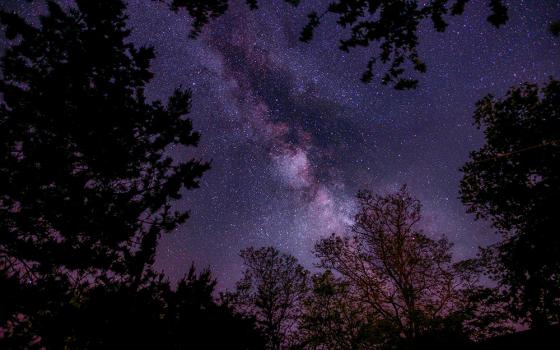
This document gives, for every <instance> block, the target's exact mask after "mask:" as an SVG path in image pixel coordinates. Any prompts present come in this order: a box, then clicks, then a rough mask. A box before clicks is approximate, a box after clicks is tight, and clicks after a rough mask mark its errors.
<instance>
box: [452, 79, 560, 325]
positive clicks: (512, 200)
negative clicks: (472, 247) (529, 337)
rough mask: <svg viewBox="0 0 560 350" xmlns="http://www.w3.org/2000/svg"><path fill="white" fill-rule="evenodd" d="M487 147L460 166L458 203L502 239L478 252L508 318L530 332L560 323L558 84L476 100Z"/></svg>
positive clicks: (528, 86) (477, 117)
mask: <svg viewBox="0 0 560 350" xmlns="http://www.w3.org/2000/svg"><path fill="white" fill-rule="evenodd" d="M474 119H475V124H476V126H477V127H478V128H479V129H482V130H483V131H484V136H485V138H486V143H485V145H483V146H482V147H481V148H480V149H479V150H477V151H474V152H471V154H470V160H469V161H468V162H467V163H466V164H465V165H464V166H463V168H462V169H461V170H462V172H463V173H464V175H463V179H462V181H461V186H460V195H461V200H462V201H463V203H464V204H465V205H466V206H467V210H468V211H469V212H471V213H475V214H476V217H477V219H488V220H490V221H491V222H492V224H493V225H494V227H495V228H496V229H497V231H498V232H499V233H500V234H501V235H502V237H503V240H502V241H500V242H498V243H497V244H494V245H492V246H490V247H488V248H487V249H485V250H483V256H484V257H485V258H486V259H488V262H489V263H488V267H489V273H490V275H491V276H492V277H493V278H494V279H496V280H497V281H499V283H500V286H501V288H502V291H503V293H504V296H505V297H507V299H508V305H509V306H510V310H511V312H512V315H513V316H514V317H516V318H517V319H518V320H520V321H522V322H527V323H530V324H531V325H532V326H533V327H540V326H544V325H546V324H550V323H554V322H558V321H560V236H559V235H558V230H557V229H556V228H555V227H556V219H557V216H558V198H560V147H559V146H560V140H559V135H560V82H558V81H556V80H551V81H550V82H549V83H548V84H547V85H546V86H545V87H543V88H538V87H537V86H536V85H532V84H524V85H522V86H519V87H515V88H512V89H511V90H510V91H509V92H508V93H507V95H506V97H505V98H504V99H502V100H499V99H496V98H494V97H493V96H487V97H485V98H483V99H482V100H480V101H479V102H478V103H477V106H476V111H475V114H474Z"/></svg>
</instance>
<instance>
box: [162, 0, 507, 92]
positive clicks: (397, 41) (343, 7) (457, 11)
mask: <svg viewBox="0 0 560 350" xmlns="http://www.w3.org/2000/svg"><path fill="white" fill-rule="evenodd" d="M160 1H163V0H160ZM284 1H285V2H287V3H290V4H292V5H294V6H297V5H298V4H299V2H300V1H299V0H284ZM486 1H487V3H488V6H489V8H490V15H489V16H488V22H490V23H491V24H492V25H494V26H496V27H499V26H501V25H503V24H504V23H506V22H507V20H508V9H507V7H506V5H505V4H504V2H503V1H502V0H486ZM468 2H469V0H454V1H451V0H437V1H418V0H414V1H393V0H379V1H370V0H336V1H332V2H330V3H329V5H328V6H327V8H326V9H324V10H318V11H313V12H311V13H309V14H308V16H307V17H308V23H307V25H305V27H304V28H303V29H302V31H301V35H300V40H301V41H303V42H308V41H310V40H311V39H312V38H313V33H314V31H315V30H316V29H317V27H319V25H320V24H321V20H322V19H323V18H324V17H325V16H327V15H334V16H335V17H336V18H337V19H336V23H337V25H338V26H340V27H341V28H342V29H345V31H346V30H349V32H350V36H349V37H347V38H343V39H340V49H341V50H343V51H346V52H348V51H350V49H352V48H355V47H360V46H362V47H367V46H370V45H372V44H374V43H375V44H378V45H379V46H378V47H377V48H373V49H372V54H371V57H370V59H369V61H368V63H367V69H366V71H365V72H364V74H363V75H362V81H363V82H365V83H368V82H370V81H371V80H372V79H373V78H374V76H375V75H376V73H375V71H374V70H375V67H377V64H379V63H381V64H382V65H385V66H386V67H387V68H386V69H387V70H386V72H385V73H383V74H381V76H382V77H381V82H382V83H383V84H391V85H393V86H394V87H395V88H396V89H398V90H404V89H413V88H415V87H416V86H417V85H418V80H417V79H416V78H414V77H413V76H412V75H411V76H409V77H404V74H405V72H406V70H410V69H412V70H414V71H416V72H419V73H424V72H426V69H427V67H426V64H425V63H424V62H422V60H421V58H420V56H419V54H418V43H419V38H418V31H419V28H420V26H421V25H422V23H424V22H425V21H431V23H432V25H433V27H434V29H435V30H437V31H438V32H443V31H445V29H446V28H447V25H448V24H447V19H446V18H445V17H446V16H447V15H452V16H457V15H461V14H463V12H464V10H465V5H466V4H467V3H468ZM247 4H248V5H249V7H250V8H251V9H256V8H257V0H247ZM169 6H170V8H171V9H172V10H173V11H178V10H180V9H186V10H187V12H188V13H189V15H190V16H191V17H192V18H193V30H192V32H191V36H192V37H196V36H197V35H198V34H199V33H200V31H201V29H202V27H203V26H204V25H206V24H207V23H208V22H209V21H210V20H212V19H215V18H217V17H219V16H221V15H223V14H224V13H225V12H226V11H227V8H228V0H215V1H204V0H170V2H169Z"/></svg>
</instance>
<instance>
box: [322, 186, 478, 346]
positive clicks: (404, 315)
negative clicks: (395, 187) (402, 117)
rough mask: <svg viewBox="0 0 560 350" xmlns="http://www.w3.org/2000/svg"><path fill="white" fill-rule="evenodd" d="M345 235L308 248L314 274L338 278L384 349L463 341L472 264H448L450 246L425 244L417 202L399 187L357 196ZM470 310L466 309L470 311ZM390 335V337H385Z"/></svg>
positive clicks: (444, 242)
mask: <svg viewBox="0 0 560 350" xmlns="http://www.w3.org/2000/svg"><path fill="white" fill-rule="evenodd" d="M357 198H358V202H359V204H360V209H359V212H358V214H357V215H356V217H355V224H354V225H353V226H352V235H350V236H347V235H342V236H340V235H335V234H333V235H332V236H331V237H329V238H326V239H323V240H321V241H320V242H319V243H318V244H317V245H316V247H315V251H316V255H317V257H318V258H319V259H320V264H319V266H320V267H323V268H327V269H333V270H335V271H336V272H338V273H339V274H340V275H341V276H342V277H343V278H344V280H345V281H346V282H347V283H348V284H349V286H350V288H351V289H352V291H351V293H350V295H351V296H352V297H353V300H354V302H355V303H357V304H358V305H359V306H360V308H363V309H364V310H368V311H369V313H370V314H371V315H374V316H375V317H376V322H377V323H378V324H379V325H380V327H383V328H384V329H385V331H384V333H385V335H386V337H390V338H389V339H385V340H383V339H379V340H378V341H379V342H380V343H379V344H378V346H382V345H383V344H388V345H390V346H397V345H398V346H401V347H403V348H418V347H420V346H421V345H422V344H423V342H424V341H425V339H437V338H442V337H443V336H444V335H443V334H442V332H448V331H449V330H453V329H454V328H455V329H456V331H453V332H452V336H451V335H446V337H447V338H452V340H453V341H454V342H458V341H462V342H466V341H467V339H468V334H466V329H463V327H462V322H463V321H464V320H463V318H465V320H466V318H468V317H469V316H471V315H472V314H474V313H475V312H476V311H478V310H472V312H468V313H467V312H464V311H463V310H462V309H460V308H461V307H462V305H466V298H467V296H466V294H467V292H468V291H469V290H471V289H473V288H474V287H476V286H477V269H476V267H477V264H476V261H473V260H466V261H462V262H458V263H453V262H452V257H451V244H450V243H449V242H448V241H447V239H445V238H441V239H438V240H433V239H431V238H429V237H428V236H427V235H426V234H425V233H423V232H422V230H420V229H419V227H418V225H419V222H420V219H421V215H420V208H421V205H420V202H419V201H418V200H416V199H414V198H413V197H412V196H411V195H410V194H409V193H408V191H407V189H406V187H403V188H401V190H400V191H399V192H396V193H393V194H388V195H386V196H381V195H377V194H373V193H371V192H369V191H362V192H359V193H358V197H357ZM473 306H474V305H473ZM389 330H392V331H389Z"/></svg>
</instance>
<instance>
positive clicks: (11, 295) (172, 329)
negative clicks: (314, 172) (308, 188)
mask: <svg viewBox="0 0 560 350" xmlns="http://www.w3.org/2000/svg"><path fill="white" fill-rule="evenodd" d="M0 22H1V24H2V26H3V28H4V35H5V39H6V40H7V41H9V43H10V45H9V46H8V47H7V48H6V50H5V52H4V55H3V57H2V60H1V68H2V77H1V80H0V94H1V101H0V290H1V293H2V298H1V301H0V347H2V348H5V349H41V348H45V349H113V348H119V349H188V348H200V349H221V348H227V349H385V348H387V349H394V348H398V349H422V348H430V349H432V348H438V347H440V348H449V347H451V346H453V347H460V346H462V345H467V344H469V343H470V342H472V341H477V340H482V339H486V338H488V337H492V336H494V335H497V334H502V333H504V332H507V331H509V330H510V326H511V325H514V324H526V325H528V326H530V327H533V328H540V327H545V326H546V325H549V324H554V323H557V322H558V321H559V318H560V316H559V315H560V236H559V235H558V230H557V229H555V225H554V224H555V216H556V215H557V214H558V207H559V206H558V203H557V202H558V199H559V198H560V196H559V194H560V193H559V191H560V175H559V174H560V169H559V166H560V161H559V160H560V148H559V144H560V140H558V135H560V83H559V82H558V81H555V80H551V81H550V82H549V83H548V84H547V85H546V86H545V87H543V88H538V87H537V86H535V85H529V84H526V85H522V86H519V87H516V88H513V89H512V90H511V91H510V92H509V93H508V95H507V96H506V97H505V98H504V99H502V100H499V99H496V98H494V97H492V96H488V97H486V98H484V99H482V100H481V101H480V102H479V103H478V105H477V109H476V112H475V122H476V125H477V126H478V127H479V128H481V129H482V130H483V131H484V133H485V137H486V144H485V145H484V146H483V147H482V148H481V149H480V150H478V151H475V152H473V153H472V154H471V157H470V160H469V162H468V163H467V164H466V165H465V166H464V167H463V169H462V171H463V173H464V177H463V180H462V182H461V186H460V194H461V198H462V200H463V202H464V203H465V204H466V206H467V209H468V210H469V211H471V212H473V213H476V215H477V217H479V218H484V219H488V220H490V221H491V222H492V223H493V225H494V227H495V228H496V229H497V231H499V232H500V233H501V235H502V239H501V240H500V241H499V242H498V243H496V244H494V245H492V246H489V247H485V248H483V249H482V250H481V253H480V255H479V256H478V257H477V258H476V259H470V260H465V261H456V260H455V259H453V256H452V246H451V244H450V242H449V241H448V240H447V239H445V238H444V237H435V236H434V235H433V234H432V233H430V232H423V231H422V230H421V229H420V228H419V223H420V221H421V205H420V203H419V202H418V200H416V199H415V198H414V197H413V196H411V194H410V193H409V192H408V190H407V189H406V187H403V188H402V189H401V190H400V191H398V192H396V193H389V194H376V193H372V192H369V191H362V192H360V193H359V194H358V196H357V202H358V204H359V210H358V212H357V213H356V217H355V221H354V224H353V226H352V227H351V228H349V231H348V232H339V233H336V234H333V235H332V236H330V237H327V238H324V239H322V240H320V241H319V242H317V244H316V246H315V249H314V252H313V253H314V254H315V256H316V257H317V264H318V266H317V268H318V269H317V270H314V271H313V273H311V272H309V271H307V270H306V269H305V268H303V267H302V266H301V265H300V264H299V263H298V262H297V260H296V259H295V258H294V257H292V256H289V255H287V254H284V253H282V252H279V251H277V250H276V249H275V248H273V247H264V248H248V249H245V250H243V251H242V252H241V257H242V259H243V261H244V274H243V278H242V279H241V280H240V281H239V282H238V283H237V285H236V288H235V289H234V290H233V291H230V292H226V293H223V294H221V295H219V296H217V295H216V293H215V291H214V287H215V280H214V279H213V277H212V275H211V273H210V271H201V272H196V271H195V269H194V267H193V268H191V269H190V270H189V272H188V273H187V274H186V276H185V277H184V278H183V279H182V280H180V281H179V282H178V284H177V285H176V286H172V285H171V284H170V283H169V281H168V280H167V279H166V277H165V276H164V275H163V274H161V273H158V272H156V271H154V269H153V267H152V265H153V262H154V255H155V251H156V247H157V243H158V239H159V237H160V236H161V235H162V234H165V233H167V232H170V231H172V230H174V229H175V228H177V227H178V226H179V225H180V224H182V223H183V222H185V220H187V218H188V212H187V211H181V210H177V209H176V208H175V207H174V206H173V202H174V201H176V200H178V199H180V198H181V196H182V195H183V194H186V193H188V192H187V191H185V190H190V189H195V188H197V187H198V183H199V180H200V178H201V176H202V175H203V173H204V172H205V171H207V170H208V169H209V164H208V163H206V162H204V161H202V160H198V159H190V158H189V157H186V158H184V159H177V158H171V157H169V155H168V154H169V152H168V151H169V150H170V149H171V148H172V147H173V148H180V149H182V150H184V152H183V154H188V152H189V150H190V149H191V148H192V147H196V145H197V143H198V140H199V135H198V133H196V132H195V131H194V130H193V126H192V124H191V121H190V120H189V119H188V118H186V115H187V114H188V113H189V111H190V102H191V97H190V92H189V91H188V90H181V89H178V90H176V91H175V93H174V94H173V95H172V96H170V97H169V99H168V101H166V102H161V101H152V102H150V101H149V100H148V99H147V98H146V96H145V94H144V89H145V86H146V84H147V83H148V82H149V81H150V79H151V78H152V75H153V74H152V73H151V72H150V70H149V67H150V61H151V59H153V57H154V52H153V49H151V48H145V47H141V48H138V47H136V46H135V45H134V44H132V43H131V42H130V41H129V40H128V38H129V33H130V31H129V29H128V28H127V26H126V15H125V6H124V4H123V3H122V2H121V1H116V0H103V1H88V0H77V1H76V7H75V8H72V9H65V8H62V7H60V6H59V5H57V3H56V2H52V1H51V2H48V13H47V14H46V15H45V16H42V17H41V18H40V23H39V26H38V27H35V26H32V25H30V24H29V23H27V22H26V21H25V20H23V19H22V18H21V17H19V16H18V15H17V14H14V13H9V12H1V13H0ZM482 280H484V283H483V282H482Z"/></svg>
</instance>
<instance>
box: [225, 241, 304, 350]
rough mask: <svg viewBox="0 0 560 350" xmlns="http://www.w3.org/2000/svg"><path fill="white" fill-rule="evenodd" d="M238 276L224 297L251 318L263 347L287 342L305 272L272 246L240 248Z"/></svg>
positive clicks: (296, 314) (302, 292)
mask: <svg viewBox="0 0 560 350" xmlns="http://www.w3.org/2000/svg"><path fill="white" fill-rule="evenodd" d="M241 257H242V258H243V262H244V265H245V271H244V273H243V277H242V279H241V280H240V281H239V282H238V283H237V285H236V290H235V292H233V293H227V294H225V295H224V300H227V302H228V303H229V304H230V305H232V306H233V307H234V308H235V310H236V311H238V312H240V313H241V314H243V315H248V316H252V317H254V318H255V320H256V322H257V325H258V327H259V329H260V330H261V331H262V333H263V334H264V335H265V337H266V340H267V344H266V349H273V350H276V349H280V348H281V347H282V346H284V345H286V344H288V343H289V341H290V339H289V338H290V337H291V336H292V334H293V332H294V330H295V325H296V323H297V321H298V318H299V316H300V313H301V307H300V306H301V302H302V300H303V298H304V297H305V295H306V293H307V281H308V272H307V271H306V270H305V269H304V268H303V267H302V266H301V265H299V264H298V262H297V260H296V258H294V257H293V256H291V255H287V254H283V253H280V252H279V251H278V250H276V249H275V248H273V247H263V248H260V249H255V248H252V247H251V248H247V249H244V250H242V251H241Z"/></svg>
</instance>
